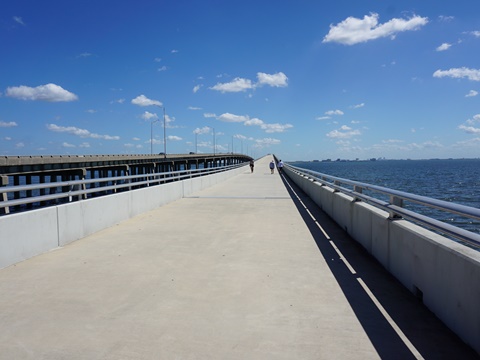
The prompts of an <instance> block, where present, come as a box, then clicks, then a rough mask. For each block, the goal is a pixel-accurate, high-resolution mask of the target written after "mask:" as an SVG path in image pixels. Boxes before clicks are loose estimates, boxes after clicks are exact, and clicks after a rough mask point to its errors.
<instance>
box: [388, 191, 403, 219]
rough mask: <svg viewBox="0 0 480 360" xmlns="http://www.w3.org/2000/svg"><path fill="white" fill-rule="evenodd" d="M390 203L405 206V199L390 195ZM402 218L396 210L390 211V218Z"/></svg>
mask: <svg viewBox="0 0 480 360" xmlns="http://www.w3.org/2000/svg"><path fill="white" fill-rule="evenodd" d="M390 205H395V206H398V207H403V199H401V198H399V197H397V196H395V195H390ZM399 218H401V216H400V215H397V214H395V212H394V211H393V210H392V211H390V219H399Z"/></svg>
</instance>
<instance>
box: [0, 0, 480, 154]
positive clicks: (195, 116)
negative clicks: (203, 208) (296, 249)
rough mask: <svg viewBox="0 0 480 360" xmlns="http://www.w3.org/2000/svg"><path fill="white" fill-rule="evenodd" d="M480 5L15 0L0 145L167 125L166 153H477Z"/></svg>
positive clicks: (149, 135)
mask: <svg viewBox="0 0 480 360" xmlns="http://www.w3.org/2000/svg"><path fill="white" fill-rule="evenodd" d="M479 14H480V1H478V0H458V1H438V0H435V1H433V0H417V1H409V0H405V1H379V0H376V1H369V0H366V1H357V0H351V1H345V0H339V1H335V2H327V1H313V0H312V1H306V0H297V1H290V0H288V1H287V0H276V1H273V0H272V1H270V0H265V1H262V0H255V1H251V0H243V1H237V0H229V1H226V0H225V1H219V0H217V1H209V0H202V1H184V0H176V1H173V0H172V1H144V0H136V1H122V0H116V1H110V0H103V1H98V0H94V1H92V0H83V1H66V0H62V1H53V0H45V1H37V0H28V1H27V0H5V1H2V2H1V4H0V155H2V156H12V155H62V154H150V152H151V151H153V152H154V153H159V152H163V150H164V141H163V139H164V132H163V131H164V128H165V137H166V148H167V153H188V152H190V151H198V152H199V153H212V152H213V146H214V142H215V146H216V152H231V151H232V150H233V151H235V152H243V153H247V154H249V155H251V156H254V157H259V156H262V155H264V154H266V153H275V154H277V155H278V156H279V157H281V158H282V159H284V160H287V161H288V160H313V159H327V158H331V159H337V158H341V159H356V158H359V159H368V158H372V157H376V158H377V157H386V158H391V159H405V158H411V159H419V158H462V157H467V158H472V157H479V154H480V94H479V92H480V60H479V54H480V16H479ZM164 110H165V123H164V116H163V111H164ZM151 139H152V142H151Z"/></svg>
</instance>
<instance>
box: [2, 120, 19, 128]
mask: <svg viewBox="0 0 480 360" xmlns="http://www.w3.org/2000/svg"><path fill="white" fill-rule="evenodd" d="M15 126H18V125H17V123H16V122H15V121H9V122H5V121H0V127H15Z"/></svg>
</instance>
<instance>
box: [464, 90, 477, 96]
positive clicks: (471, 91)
mask: <svg viewBox="0 0 480 360" xmlns="http://www.w3.org/2000/svg"><path fill="white" fill-rule="evenodd" d="M477 95H478V91H475V90H470V92H469V93H468V94H467V95H465V97H474V96H477Z"/></svg>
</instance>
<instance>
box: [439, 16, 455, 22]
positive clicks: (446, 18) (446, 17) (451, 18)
mask: <svg viewBox="0 0 480 360" xmlns="http://www.w3.org/2000/svg"><path fill="white" fill-rule="evenodd" d="M453 19H455V17H453V16H445V15H440V16H439V17H438V20H439V21H444V22H450V21H452V20H453Z"/></svg>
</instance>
